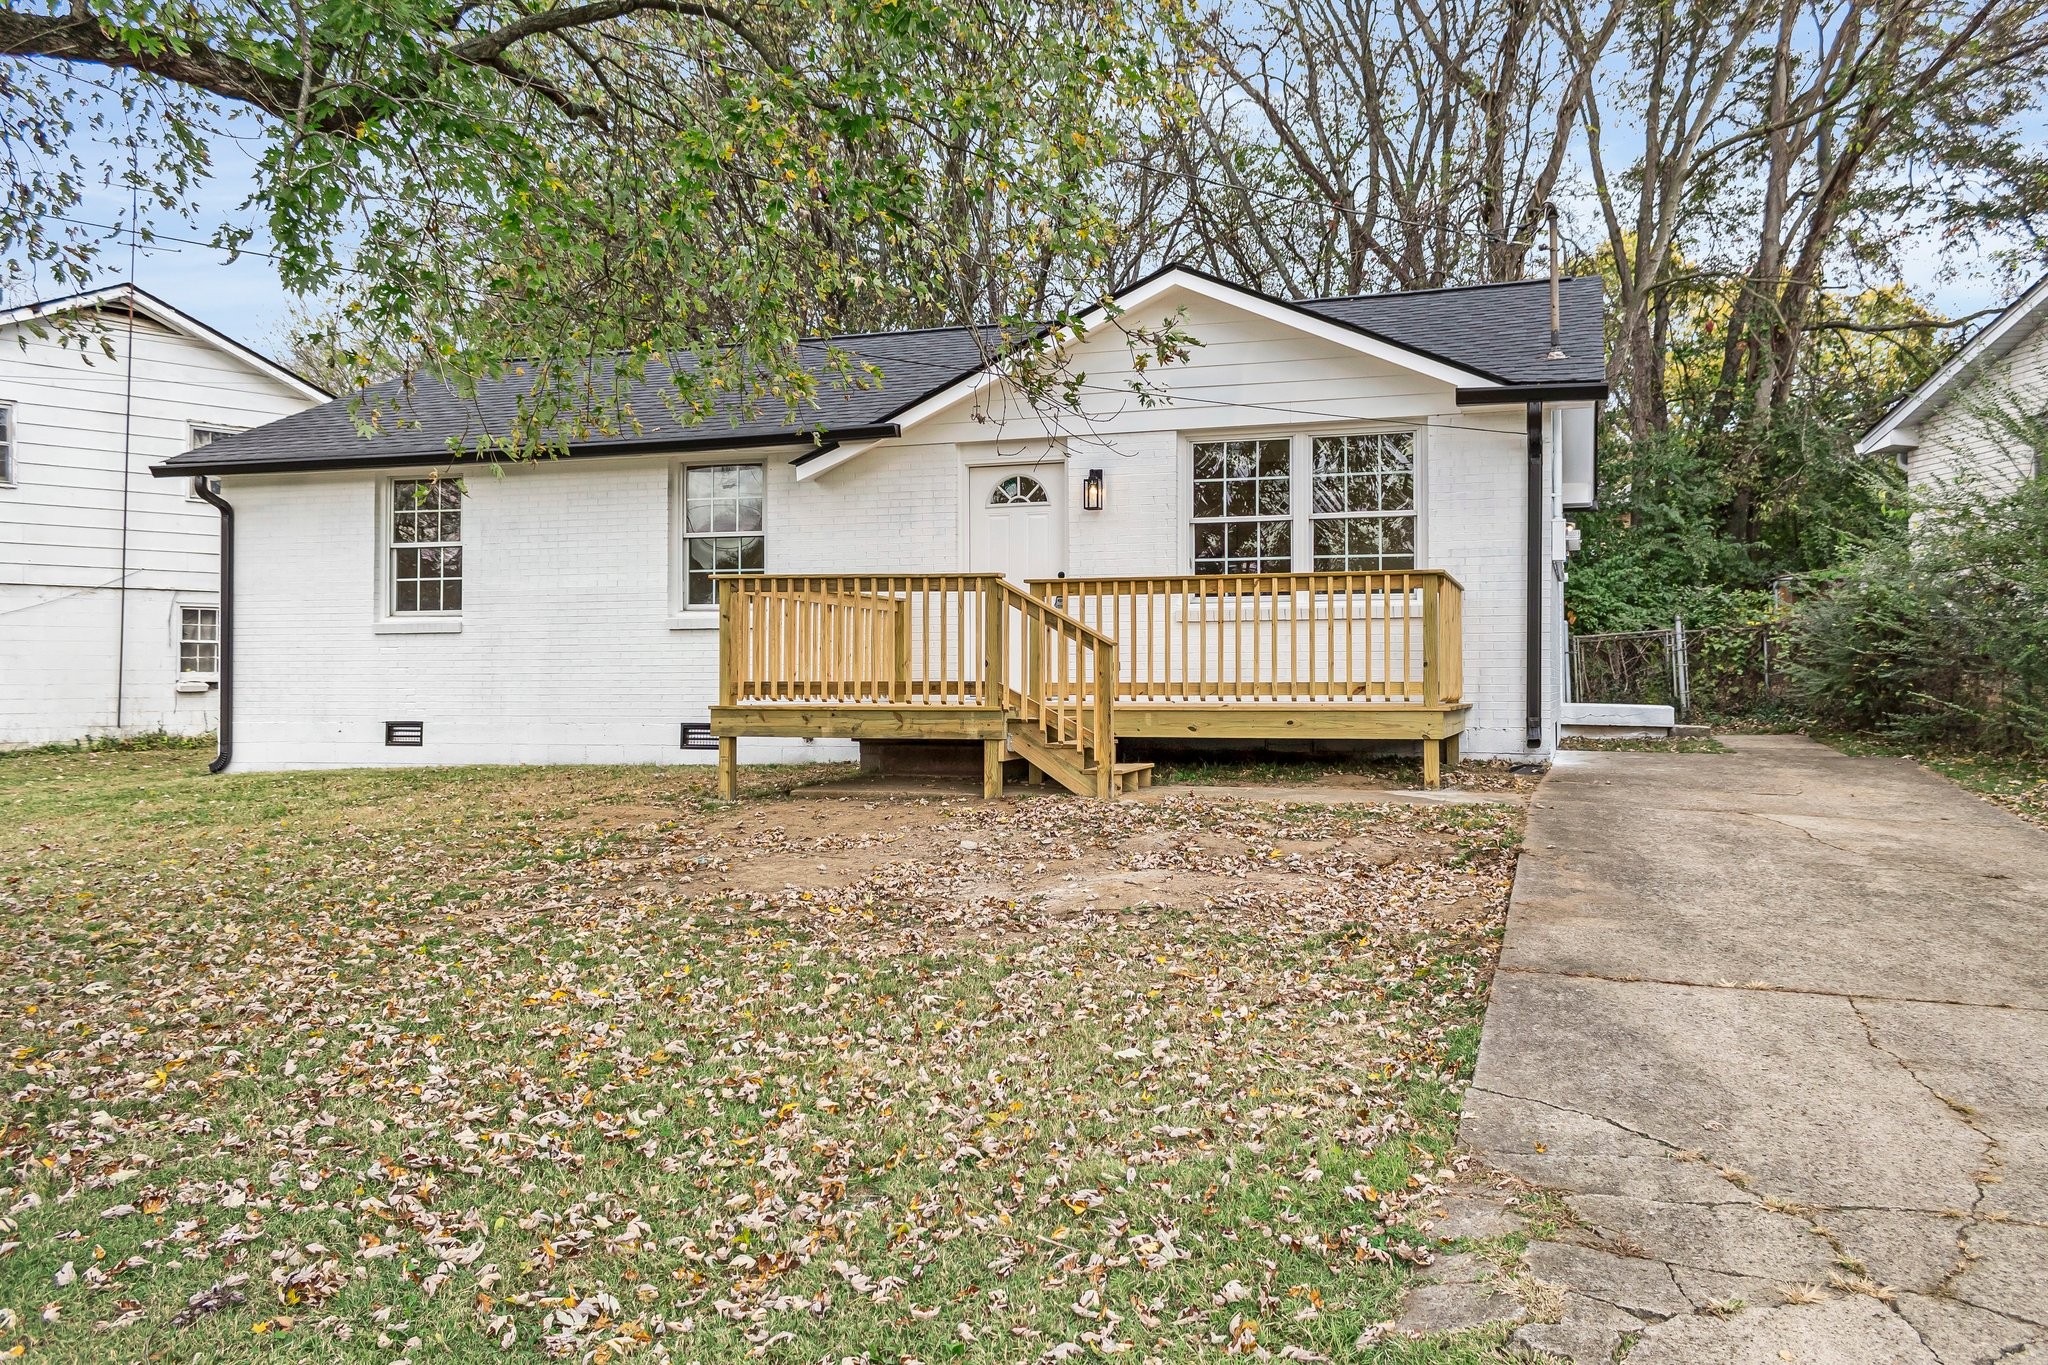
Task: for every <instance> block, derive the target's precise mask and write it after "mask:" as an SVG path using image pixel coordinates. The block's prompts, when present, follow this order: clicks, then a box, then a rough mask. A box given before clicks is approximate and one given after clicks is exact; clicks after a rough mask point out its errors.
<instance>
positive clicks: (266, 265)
mask: <svg viewBox="0 0 2048 1365" xmlns="http://www.w3.org/2000/svg"><path fill="white" fill-rule="evenodd" d="M236 122H237V124H238V125H239V127H238V128H237V129H236V130H235V131H248V132H253V131H254V129H253V121H252V120H249V119H247V118H244V119H240V120H237V121H236ZM212 145H213V151H214V173H213V174H212V176H211V177H209V178H208V179H207V180H206V181H205V182H203V183H202V184H201V185H200V186H199V189H198V192H197V193H196V194H195V195H194V197H193V199H192V201H191V202H190V203H189V204H188V205H187V206H186V211H185V213H184V215H183V218H182V220H181V219H180V218H179V217H178V216H175V215H165V214H151V213H150V211H149V209H148V207H147V206H146V205H145V207H144V214H143V216H144V219H145V221H147V222H148V223H149V224H150V226H151V228H152V229H153V231H154V232H155V233H157V234H158V235H159V239H160V240H159V241H158V243H157V244H156V245H154V246H146V247H143V248H141V249H140V250H139V251H138V252H137V257H136V262H135V272H134V273H135V279H136V282H137V283H138V284H140V285H141V286H142V287H143V288H144V289H147V290H148V291H149V292H151V293H152V294H155V295H157V296H158V297H159V298H162V299H164V300H166V301H167V302H169V303H171V304H172V305H173V306H175V307H177V308H180V309H182V310H184V311H185V312H187V313H190V314H191V315H192V316H194V317H197V318H199V319H201V320H202V321H204V322H206V323H207V324H208V325H210V326H212V327H214V328H216V329H217V330H219V331H222V332H225V333H227V334H228V335H229V336H231V337H234V338H235V339H236V340H238V341H241V342H243V343H245V344H247V345H249V346H252V347H254V348H255V349H257V350H260V351H264V352H266V353H269V354H272V355H277V356H280V357H282V356H283V354H284V352H285V349H286V342H285V332H286V327H287V324H288V320H289V316H290V311H291V309H292V306H293V302H294V300H293V299H292V297H291V296H290V295H288V294H286V293H285V291H284V288H283V286H282V285H281V284H279V282H278V278H277V271H276V266H275V263H274V262H273V261H271V260H270V259H268V258H267V257H266V256H264V255H262V254H259V253H260V252H262V251H263V250H264V249H266V248H268V247H269V246H270V242H269V240H268V238H267V237H266V236H265V235H264V234H263V233H262V232H261V231H260V229H261V221H260V219H256V220H254V221H253V222H252V223H251V225H252V226H256V227H257V228H258V229H259V231H258V233H257V236H256V238H255V240H254V241H252V243H251V248H252V250H251V252H249V253H245V254H243V255H242V256H240V257H238V258H236V259H233V260H229V259H228V258H227V256H226V255H225V253H223V252H220V251H217V250H214V249H212V248H210V247H207V246H205V245H204V244H203V243H204V241H205V239H206V238H208V237H210V236H211V235H212V234H213V232H214V230H215V229H216V228H218V227H219V226H220V225H222V224H224V223H233V222H237V221H246V220H247V217H246V215H245V214H244V211H243V210H242V208H241V204H242V201H243V200H244V199H246V198H247V197H248V194H249V191H250V188H251V187H252V185H253V183H254V171H255V159H254V157H253V156H252V155H251V153H250V150H249V146H252V145H254V144H253V143H247V144H245V142H244V140H243V139H242V138H241V137H238V136H235V135H233V133H222V134H219V135H217V136H215V137H214V138H213V139H212ZM105 151H106V149H104V148H86V149H83V150H82V151H81V155H83V156H87V157H88V158H90V157H93V156H96V155H101V154H104V153H105ZM1586 207H1587V208H1588V209H1590V206H1586ZM1567 212H1568V214H1569V213H1570V210H1569V209H1568V210H1567ZM73 216H76V217H78V218H81V219H84V220H87V221H90V222H93V223H100V224H122V223H125V222H126V221H127V216H128V195H127V193H126V191H125V190H119V189H106V188H103V189H99V190H96V191H95V192H93V193H91V194H89V195H88V196H87V198H86V201H85V202H84V203H83V204H82V205H81V206H80V207H79V208H78V209H77V210H76V211H75V213H74V215H73ZM171 238H184V239H188V240H185V241H173V240H169V239H171ZM102 263H103V265H104V269H103V270H102V271H101V276H102V279H103V280H104V281H105V282H108V283H112V282H114V281H117V280H120V279H123V278H126V276H127V275H128V252H127V250H126V248H125V247H124V246H122V245H120V244H118V243H109V244H108V245H107V246H106V250H105V254H104V256H103V258H102ZM1949 264H1954V263H1953V262H1950V263H1949ZM1964 264H1965V268H1964V269H1963V270H1961V271H1959V272H1955V271H1952V272H1949V275H1950V277H1948V278H1945V277H1944V270H1943V266H1944V262H1943V260H1942V259H1941V257H1940V255H1939V253H1938V251H1937V250H1936V249H1935V247H1934V245H1933V244H1932V243H1931V242H1928V241H1927V240H1926V239H1925V238H1924V237H1921V238H1919V239H1917V240H1916V241H1915V242H1914V243H1913V244H1912V245H1911V246H1909V247H1908V251H1907V263H1906V270H1905V275H1906V279H1907V282H1908V283H1909V284H1910V285H1912V286H1913V287H1914V289H1915V292H1918V293H1922V294H1923V295H1924V296H1926V297H1929V298H1931V299H1932V300H1933V302H1934V303H1935V304H1936V305H1937V306H1939V307H1942V308H1945V309H1947V310H1948V311H1949V313H1950V314H1951V315H1952V316H1953V315H1958V314H1963V313H1968V312H1972V311H1975V310H1977V309H1980V308H1984V307H1986V306H1989V305H1993V304H1997V303H1999V302H2002V301H2003V299H2004V298H2005V297H2006V296H2007V295H2009V294H2010V293H2011V292H2012V290H2011V288H2010V287H2009V286H2001V285H1999V284H1997V283H1995V282H1993V281H1992V280H1990V279H1989V278H1988V276H1989V272H1988V271H1985V270H1971V269H1969V268H1967V266H1968V263H1967V262H1966V263H1964ZM9 301H10V302H19V301H22V300H9Z"/></svg>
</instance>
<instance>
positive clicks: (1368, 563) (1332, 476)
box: [1309, 431, 1415, 572]
mask: <svg viewBox="0 0 2048 1365" xmlns="http://www.w3.org/2000/svg"><path fill="white" fill-rule="evenodd" d="M1309 490H1310V507H1309V524H1310V527H1311V534H1312V535H1313V536H1314V537H1315V564H1316V568H1317V569H1318V570H1324V571H1330V572H1343V571H1349V570H1373V569H1412V568H1414V567H1415V436H1414V434H1413V433H1412V432H1406V431H1387V432H1374V433H1370V434H1366V435H1354V436H1316V437H1313V438H1311V440H1310V442H1309Z"/></svg>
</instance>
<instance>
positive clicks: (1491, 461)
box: [225, 306, 1555, 768]
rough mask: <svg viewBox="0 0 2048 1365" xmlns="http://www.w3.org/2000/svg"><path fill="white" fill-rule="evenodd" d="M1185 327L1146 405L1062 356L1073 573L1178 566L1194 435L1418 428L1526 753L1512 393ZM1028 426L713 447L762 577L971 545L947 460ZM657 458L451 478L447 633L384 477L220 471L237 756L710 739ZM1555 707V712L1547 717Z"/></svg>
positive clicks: (927, 563)
mask: <svg viewBox="0 0 2048 1365" xmlns="http://www.w3.org/2000/svg"><path fill="white" fill-rule="evenodd" d="M1187 325H1188V326H1189V327H1190V329H1191V330H1193V331H1194V332H1195V333H1196V335H1198V336H1200V337H1201V338H1202V339H1203V340H1204V341H1205V342H1206V343H1207V345H1205V346H1204V348H1203V349H1202V350H1201V351H1200V352H1198V353H1197V356H1196V358H1195V360H1194V361H1193V362H1192V363H1191V364H1190V365H1188V366H1186V367H1182V368H1179V369H1177V370H1176V371H1174V372H1173V380H1172V393H1173V395H1174V397H1175V399H1176V401H1175V402H1174V403H1173V404H1172V405H1171V406H1164V407H1152V408H1144V407H1142V406H1140V405H1139V404H1138V403H1137V402H1136V400H1135V399H1134V398H1131V397H1130V395H1129V394H1128V393H1125V392H1121V391H1120V390H1119V389H1118V385H1119V383H1120V378H1119V369H1120V365H1121V362H1122V360H1123V356H1122V353H1121V350H1120V349H1119V348H1118V347H1117V346H1116V344H1115V343H1114V342H1101V343H1097V344H1096V349H1097V354H1095V355H1092V356H1088V357H1084V358H1083V362H1082V363H1083V365H1084V367H1085V368H1086V370H1087V371H1088V373H1089V376H1090V378H1089V384H1090V386H1091V394H1090V397H1091V401H1092V402H1094V403H1096V404H1097V405H1098V406H1097V411H1096V413H1095V418H1096V420H1095V421H1094V423H1093V424H1092V429H1091V430H1090V431H1089V432H1088V433H1087V434H1086V435H1085V436H1084V435H1079V434H1076V435H1073V436H1072V437H1071V438H1070V439H1069V440H1068V441H1067V442H1066V451H1067V454H1066V459H1067V462H1068V465H1069V472H1068V478H1067V481H1066V482H1067V502H1068V532H1069V534H1068V568H1069V571H1070V572H1072V573H1074V574H1077V575H1092V574H1169V573H1182V572H1186V571H1187V568H1188V561H1189V558H1190V545H1191V536H1190V533H1189V529H1188V525H1187V516H1188V512H1187V502H1188V496H1189V494H1188V489H1187V487H1186V483H1187V473H1186V459H1187V454H1186V447H1187V443H1188V441H1189V439H1190V438H1191V437H1195V436H1201V435H1208V434H1214V433H1218V432H1233V433H1237V432H1244V433H1251V432H1273V433H1291V432H1301V431H1312V430H1319V429H1320V430H1329V429H1333V428H1346V427H1355V426H1357V425H1358V424H1359V423H1360V422H1373V421H1398V422H1401V423H1403V424H1405V425H1411V426H1414V427H1416V428H1417V429H1419V430H1422V431H1423V432H1424V435H1423V438H1422V442H1421V445H1422V452H1423V454H1422V458H1423V463H1424V468H1423V494H1422V496H1423V531H1422V534H1423V559H1424V563H1425V565H1426V566H1428V567H1442V568H1446V569H1449V570H1450V571H1451V572H1452V573H1453V574H1455V575H1456V576H1457V577H1458V578H1459V579H1460V580H1461V581H1462V582H1463V583H1464V585H1465V589H1466V598H1465V622H1466V627H1465V652H1466V679H1467V692H1466V695H1467V697H1468V698H1470V699H1472V700H1473V701H1474V702H1475V709H1474V712H1473V715H1472V720H1471V724H1472V730H1471V732H1470V734H1469V737H1468V740H1467V744H1466V751H1467V752H1468V753H1471V754H1475V755H1480V756H1486V755H1498V756H1506V757H1515V758H1520V757H1525V756H1527V755H1528V754H1529V752H1530V751H1529V750H1528V749H1527V748H1526V746H1525V745H1524V744H1523V740H1522V658H1523V654H1522V620H1523V615H1522V613H1523V597H1522V590H1521V585H1522V581H1523V580H1522V564H1523V556H1524V550H1523V544H1522V537H1523V532H1522V526H1523V511H1522V497H1523V489H1524V487H1525V483H1526V468H1525V462H1524V455H1523V451H1524V447H1523V437H1522V430H1523V428H1522V414H1521V411H1520V409H1514V410H1512V411H1507V412H1494V413H1488V414H1484V415H1480V414H1474V413H1472V412H1470V411H1460V410H1459V409H1458V408H1457V407H1456V405H1455V401H1454V395H1453V391H1452V389H1451V388H1450V386H1449V385H1444V384H1432V383H1426V382H1424V381H1421V380H1418V379H1416V378H1415V377H1414V376H1412V375H1410V374H1408V373H1406V372H1404V371H1399V370H1396V369H1394V368H1392V367H1389V366H1385V365H1381V364H1378V363H1376V362H1372V361H1370V360H1366V359H1364V358H1362V357H1359V356H1356V355H1352V354H1348V353H1344V352H1341V351H1339V350H1338V348H1336V347H1334V346H1332V345H1330V344H1329V343H1323V342H1316V341H1312V340H1308V339H1304V338H1302V337H1300V336H1299V335H1298V334H1296V333H1293V332H1292V331H1289V330H1287V329H1285V328H1281V327H1277V326H1275V325H1273V324H1270V323H1266V322H1262V321H1258V320H1256V319H1252V318H1249V317H1248V316H1246V315H1243V314H1237V313H1233V312H1229V311H1227V310H1221V309H1216V308H1214V307H1213V306H1205V308H1204V310H1203V311H1201V312H1197V311H1196V310H1194V309H1191V310H1190V316H1189V319H1188V324H1187ZM1097 390H1106V392H1097ZM1045 435H1046V433H1045V432H1044V431H1042V430H1041V429H1039V428H1038V426H1037V424H1036V423H1035V422H1033V421H1032V420H1030V419H1029V418H1028V417H1027V416H1024V415H1021V414H1020V415H1018V416H1016V417H1015V418H1014V419H1012V420H1009V421H1001V422H987V421H978V420H975V419H974V418H973V416H972V415H971V414H970V413H968V412H966V411H962V412H961V413H960V414H959V415H958V416H957V417H941V418H937V419H934V420H933V422H932V423H931V424H930V425H929V427H921V428H919V429H918V430H917V431H916V432H915V433H913V436H914V439H915V441H916V444H908V445H882V446H878V447H876V448H875V449H873V450H871V451H869V452H868V453H866V454H864V455H862V456H860V457H858V458H857V459H855V460H853V461H850V462H849V463H847V464H845V465H844V466H842V467H840V468H838V469H835V470H833V471H831V472H830V473H827V474H824V475H822V476H820V477H817V478H813V479H809V480H806V481H802V482H799V481H798V480H797V478H796V471H795V470H794V469H792V467H791V466H790V465H789V464H788V457H787V456H786V455H769V456H766V457H761V456H758V455H742V456H735V457H733V458H735V459H746V460H757V459H758V460H760V462H761V463H763V464H764V465H765V466H766V468H767V470H768V476H769V477H768V481H767V509H766V514H765V519H766V534H767V537H768V568H769V569H770V570H771V571H775V572H804V571H808V572H821V573H822V572H899V573H907V572H940V571H946V572H957V571H959V570H961V569H963V568H964V567H965V566H966V564H967V562H968V547H967V535H966V529H965V527H966V525H967V515H968V509H967V505H966V494H965V486H966V474H965V471H966V469H967V467H968V466H969V465H970V464H979V463H986V462H990V461H995V460H1003V459H1016V460H1020V461H1028V460H1031V459H1039V458H1047V456H1046V454H1045V451H1046V446H1045V444H1044V439H1043V438H1044V437H1045ZM692 460H693V461H694V462H707V463H709V462H716V457H710V456H706V457H692ZM678 463H680V461H678V460H671V459H664V458H661V457H656V456H646V457H639V458H635V459H626V460H564V461H554V462H547V463H543V464H536V465H526V466H515V467H509V468H506V469H504V470H503V471H502V472H492V471H484V472H478V473H474V474H471V475H470V476H469V478H468V489H469V496H468V500H467V503H466V512H465V518H464V543H465V548H464V555H465V564H466V567H465V583H464V609H463V613H462V621H461V628H460V631H459V632H456V633H413V634H396V633H387V632H388V631H389V629H390V628H389V627H388V626H381V627H380V624H379V612H378V602H377V569H376V565H377V557H378V555H379V553H380V550H379V546H378V509H379V495H380V489H381V488H382V487H383V484H384V481H385V478H386V477H388V474H387V475H376V476H373V475H370V474H323V475H317V476H299V477H293V478H285V477H275V476H262V477H258V476H250V477H242V478H231V479H229V480H227V481H226V490H225V491H226V494H227V496H228V498H229V500H230V501H232V502H233V503H234V504H235V506H236V509H237V525H238V527H239V532H240V537H241V539H240V541H239V544H238V558H239V564H240V573H239V582H238V584H237V604H238V609H239V612H240V619H239V622H238V626H237V630H238V653H237V669H238V673H237V689H238V690H237V699H236V705H237V713H236V714H237V719H236V738H235V763H236V767H238V768H244V767H249V768H256V767H261V768H277V767H314V766H350V765H360V764H381V763H431V764H445V763H506V762H512V763H541V762H654V763H669V762H708V761H710V760H711V759H712V758H713V757H714V755H711V754H708V753H705V752H702V751H695V752H686V751H684V750H682V749H681V748H680V745H679V729H678V727H679V724H680V723H681V722H683V721H694V720H702V719H703V718H704V717H705V715H706V713H707V710H708V708H709V706H710V704H711V701H712V697H713V690H714V686H715V674H716V666H717V633H716V630H715V629H714V628H713V627H714V626H715V619H714V618H713V617H712V616H711V614H709V613H703V612H698V613H683V614H681V615H680V616H679V615H678V614H677V613H676V611H675V610H674V603H673V602H672V591H671V581H672V570H673V565H672V563H671V542H672V539H673V533H672V516H673V512H672V506H671V503H672V498H673V485H674V471H675V468H676V466H677V464H678ZM1098 467H1099V468H1102V469H1104V471H1105V474H1106V479H1107V488H1108V497H1107V507H1106V508H1105V510H1103V511H1101V512H1083V511H1081V510H1080V488H1081V477H1082V475H1083V473H1085V472H1086V471H1087V470H1088V469H1090V468H1098ZM1552 586H1554V585H1552ZM1554 606H1555V603H1554V601H1552V602H1551V603H1550V604H1549V606H1548V607H1547V609H1546V619H1548V617H1549V616H1550V615H1551V614H1553V610H1554ZM1551 682H1552V683H1553V684H1554V682H1555V680H1554V679H1552V680H1551ZM387 720H418V721H424V722H425V724H426V743H425V744H424V745H423V746H422V747H420V748H416V749H414V748H389V747H386V746H385V744H384V740H383V723H384V722H385V721H387ZM1554 723H1555V717H1554V706H1553V707H1552V715H1551V716H1550V725H1551V728H1550V729H1549V730H1548V731H1547V733H1548V734H1550V735H1553V736H1554V733H1555V731H1554ZM741 751H742V756H743V757H744V758H747V759H750V760H769V759H775V760H802V759H806V758H817V759H828V758H831V759H837V758H844V757H847V756H849V755H850V754H851V752H852V749H851V746H849V745H845V744H841V743H837V742H832V741H820V742H817V743H815V744H806V743H803V742H801V741H771V740H757V741H743V742H742V748H741ZM1547 751H1548V743H1547V742H1546V748H1545V749H1544V750H1543V751H1541V752H1544V753H1547Z"/></svg>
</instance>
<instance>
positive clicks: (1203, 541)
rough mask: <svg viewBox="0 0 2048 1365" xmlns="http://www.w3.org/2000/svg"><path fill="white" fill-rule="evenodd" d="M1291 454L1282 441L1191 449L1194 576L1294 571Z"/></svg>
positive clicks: (1206, 444)
mask: <svg viewBox="0 0 2048 1365" xmlns="http://www.w3.org/2000/svg"><path fill="white" fill-rule="evenodd" d="M1292 449H1293V443H1292V442H1291V441H1290V440H1288V439H1286V438H1281V439H1277V440H1273V439H1268V440H1259V441H1202V442H1198V443H1197V444H1196V445H1195V447H1194V474H1195V480H1194V484H1195V486H1194V511H1195V517H1194V522H1195V524H1194V536H1195V556H1194V564H1195V572H1196V573H1198V574H1224V573H1286V572H1288V571H1289V570H1291V569H1292V568H1293V567H1294V525H1293V521H1292V515H1293V476H1292V471H1291V469H1290V464H1291V461H1292Z"/></svg>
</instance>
